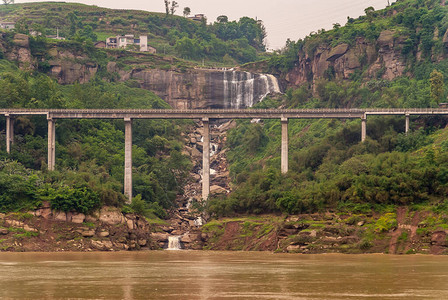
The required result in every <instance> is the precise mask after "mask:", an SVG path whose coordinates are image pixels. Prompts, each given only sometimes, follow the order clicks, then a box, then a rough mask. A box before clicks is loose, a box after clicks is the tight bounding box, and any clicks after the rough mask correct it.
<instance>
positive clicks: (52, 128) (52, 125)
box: [47, 118, 56, 171]
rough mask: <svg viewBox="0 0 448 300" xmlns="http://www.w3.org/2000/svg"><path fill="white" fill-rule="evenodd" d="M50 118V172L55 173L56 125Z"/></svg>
mask: <svg viewBox="0 0 448 300" xmlns="http://www.w3.org/2000/svg"><path fill="white" fill-rule="evenodd" d="M55 123H56V122H55V120H54V119H52V118H48V151H47V152H48V170H49V171H53V170H54V167H55V164H56V162H55V161H56V124H55Z"/></svg>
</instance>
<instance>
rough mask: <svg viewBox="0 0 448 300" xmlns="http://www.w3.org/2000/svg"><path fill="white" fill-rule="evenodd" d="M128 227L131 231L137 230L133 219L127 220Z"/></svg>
mask: <svg viewBox="0 0 448 300" xmlns="http://www.w3.org/2000/svg"><path fill="white" fill-rule="evenodd" d="M126 225H127V226H128V229H129V230H134V228H135V226H134V220H131V219H128V220H126Z"/></svg>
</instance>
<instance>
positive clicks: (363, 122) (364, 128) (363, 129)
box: [361, 116, 367, 142]
mask: <svg viewBox="0 0 448 300" xmlns="http://www.w3.org/2000/svg"><path fill="white" fill-rule="evenodd" d="M366 123H367V118H366V117H365V116H364V117H363V118H362V119H361V142H364V141H365V140H366V136H367V133H366V132H367V126H366Z"/></svg>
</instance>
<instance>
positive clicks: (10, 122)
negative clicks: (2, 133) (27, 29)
mask: <svg viewBox="0 0 448 300" xmlns="http://www.w3.org/2000/svg"><path fill="white" fill-rule="evenodd" d="M5 116H6V152H7V153H11V145H14V119H13V117H12V116H10V115H9V114H6V115H5Z"/></svg>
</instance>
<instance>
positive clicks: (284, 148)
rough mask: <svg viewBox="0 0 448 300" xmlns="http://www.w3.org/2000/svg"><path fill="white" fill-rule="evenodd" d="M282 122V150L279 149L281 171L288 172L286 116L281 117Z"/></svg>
mask: <svg viewBox="0 0 448 300" xmlns="http://www.w3.org/2000/svg"><path fill="white" fill-rule="evenodd" d="M281 124H282V150H281V171H282V173H283V174H286V173H288V118H281Z"/></svg>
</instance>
